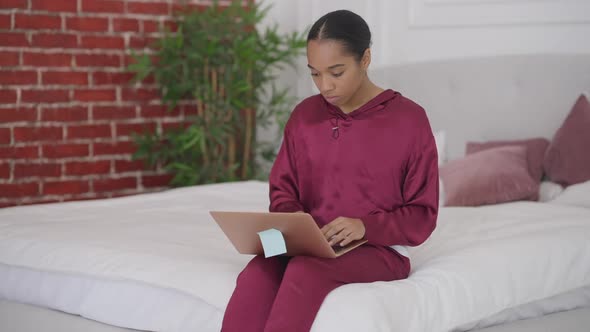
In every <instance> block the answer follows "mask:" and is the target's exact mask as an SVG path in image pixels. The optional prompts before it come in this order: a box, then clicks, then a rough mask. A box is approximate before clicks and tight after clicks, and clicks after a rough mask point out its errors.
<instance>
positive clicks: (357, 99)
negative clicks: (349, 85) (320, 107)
mask: <svg viewBox="0 0 590 332" xmlns="http://www.w3.org/2000/svg"><path fill="white" fill-rule="evenodd" d="M383 91H384V90H383V89H382V88H380V87H378V86H377V85H375V84H374V83H373V82H371V81H370V80H369V79H368V78H365V80H364V82H363V84H361V86H360V87H359V89H358V90H357V91H356V93H355V94H354V95H353V97H352V98H350V100H349V101H348V103H346V105H342V106H340V109H341V110H342V112H344V113H350V112H352V111H354V110H356V109H358V108H360V107H361V106H363V105H364V104H366V103H367V102H369V100H371V99H373V98H375V97H376V96H377V95H378V94H380V93H381V92H383Z"/></svg>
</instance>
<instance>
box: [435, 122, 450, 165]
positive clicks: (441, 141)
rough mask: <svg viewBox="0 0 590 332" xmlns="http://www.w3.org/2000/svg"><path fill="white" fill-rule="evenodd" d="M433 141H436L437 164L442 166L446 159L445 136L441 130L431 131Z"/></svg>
mask: <svg viewBox="0 0 590 332" xmlns="http://www.w3.org/2000/svg"><path fill="white" fill-rule="evenodd" d="M433 134H434V141H435V143H436V152H437V153H438V166H439V167H440V166H442V165H443V164H444V163H445V162H446V161H447V148H446V144H447V142H446V141H447V136H446V133H445V132H444V131H443V130H439V131H436V132H434V133H433Z"/></svg>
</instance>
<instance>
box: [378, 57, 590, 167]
mask: <svg viewBox="0 0 590 332" xmlns="http://www.w3.org/2000/svg"><path fill="white" fill-rule="evenodd" d="M369 75H370V77H371V78H372V79H373V80H374V81H375V82H376V83H378V84H379V85H380V86H382V87H389V88H392V89H394V90H397V91H400V92H401V93H402V94H404V95H405V96H407V97H409V98H411V99H412V100H414V101H416V102H417V103H419V104H420V105H422V106H423V107H424V108H425V109H426V111H427V113H428V117H429V119H430V122H431V125H432V128H433V130H435V131H438V130H444V131H445V133H446V141H447V143H446V150H447V156H448V158H447V159H454V158H457V157H460V156H462V155H463V154H464V149H465V143H466V142H467V141H469V140H476V141H482V140H499V139H502V140H503V139H520V138H532V137H546V138H548V139H551V138H552V137H553V134H554V133H555V131H556V130H557V128H558V127H559V126H560V125H561V123H562V122H563V120H564V119H565V117H566V115H567V114H568V112H569V111H570V109H571V107H572V106H573V104H574V102H575V101H576V99H577V97H578V96H579V95H580V94H581V93H586V94H587V95H588V93H589V92H590V54H584V55H557V54H553V55H526V56H525V55H519V56H497V57H488V58H469V59H454V60H446V61H438V62H427V63H414V64H408V65H401V66H395V67H391V68H377V69H373V70H371V72H370V73H369ZM588 96H589V97H590V95H588Z"/></svg>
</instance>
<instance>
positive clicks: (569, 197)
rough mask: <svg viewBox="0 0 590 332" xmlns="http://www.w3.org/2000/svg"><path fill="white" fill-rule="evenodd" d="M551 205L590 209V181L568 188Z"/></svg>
mask: <svg viewBox="0 0 590 332" xmlns="http://www.w3.org/2000/svg"><path fill="white" fill-rule="evenodd" d="M551 203H557V204H564V205H574V206H579V207H585V208H589V209H590V181H586V182H582V183H578V184H574V185H571V186H568V187H567V188H565V189H564V190H563V192H562V193H561V194H559V195H558V196H557V197H556V198H555V199H554V200H552V201H551Z"/></svg>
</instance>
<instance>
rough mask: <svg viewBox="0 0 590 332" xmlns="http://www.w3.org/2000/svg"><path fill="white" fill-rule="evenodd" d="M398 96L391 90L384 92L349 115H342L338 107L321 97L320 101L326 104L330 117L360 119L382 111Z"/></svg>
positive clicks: (398, 94)
mask: <svg viewBox="0 0 590 332" xmlns="http://www.w3.org/2000/svg"><path fill="white" fill-rule="evenodd" d="M398 96H401V94H400V93H399V92H397V91H393V90H391V89H387V90H384V91H383V92H381V93H380V94H378V95H377V96H375V97H374V98H373V99H371V100H369V101H368V102H367V103H365V104H364V105H363V106H361V107H360V108H357V109H356V110H354V111H352V112H350V113H344V112H343V111H342V110H341V109H340V108H339V107H338V106H335V105H332V104H330V103H329V102H328V101H326V99H325V98H324V97H323V96H322V99H323V100H324V102H325V103H326V105H327V108H328V112H330V114H331V115H333V116H335V117H338V118H340V119H360V118H364V117H367V116H369V115H370V114H371V113H373V112H376V111H380V110H382V109H384V108H385V104H387V103H388V102H389V101H390V100H392V99H394V98H396V97H398Z"/></svg>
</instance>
